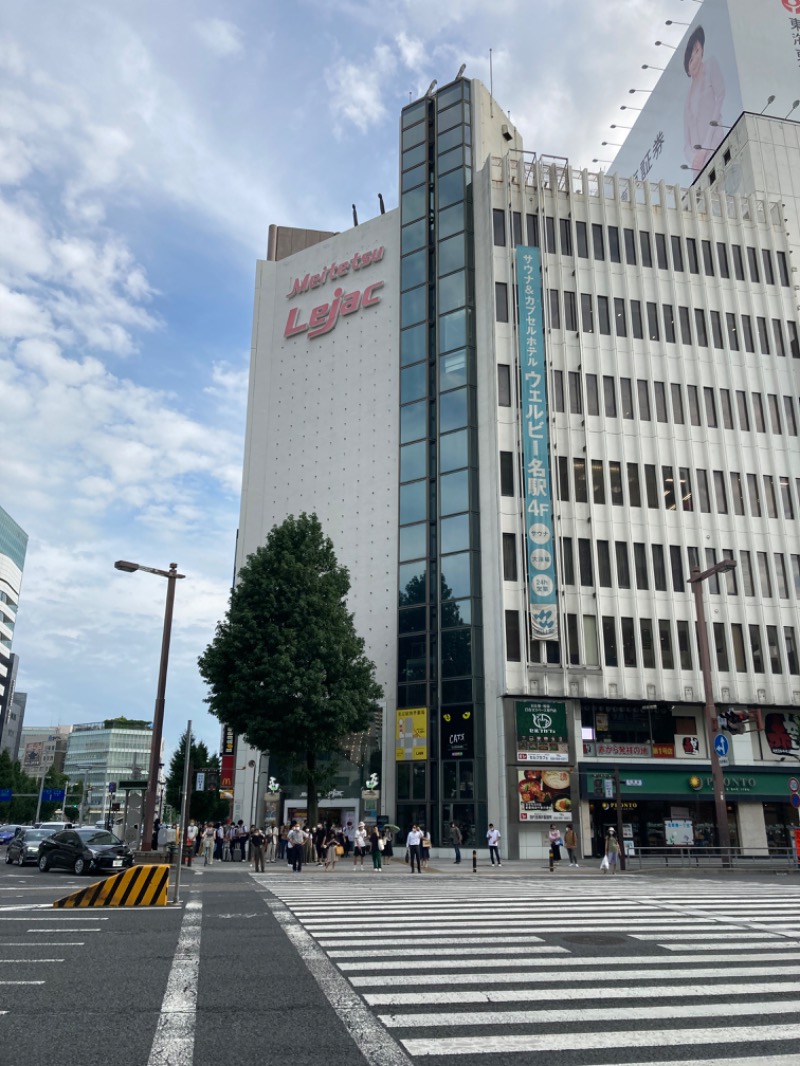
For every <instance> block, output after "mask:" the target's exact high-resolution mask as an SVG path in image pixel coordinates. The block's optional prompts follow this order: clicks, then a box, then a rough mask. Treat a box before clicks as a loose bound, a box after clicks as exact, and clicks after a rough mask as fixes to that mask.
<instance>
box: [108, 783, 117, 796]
mask: <svg viewBox="0 0 800 1066" xmlns="http://www.w3.org/2000/svg"><path fill="white" fill-rule="evenodd" d="M108 791H109V793H110V794H111V795H112V796H113V795H114V793H115V792H116V791H117V782H116V781H109V782H108Z"/></svg>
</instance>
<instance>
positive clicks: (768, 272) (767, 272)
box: [761, 248, 775, 285]
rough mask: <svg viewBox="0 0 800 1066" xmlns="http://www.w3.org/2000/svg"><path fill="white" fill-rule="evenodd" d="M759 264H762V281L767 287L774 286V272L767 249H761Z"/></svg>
mask: <svg viewBox="0 0 800 1066" xmlns="http://www.w3.org/2000/svg"><path fill="white" fill-rule="evenodd" d="M761 262H762V263H763V264H764V280H765V281H766V283H767V285H774V284H775V271H774V270H773V269H772V256H771V254H770V251H769V248H762V249H761Z"/></svg>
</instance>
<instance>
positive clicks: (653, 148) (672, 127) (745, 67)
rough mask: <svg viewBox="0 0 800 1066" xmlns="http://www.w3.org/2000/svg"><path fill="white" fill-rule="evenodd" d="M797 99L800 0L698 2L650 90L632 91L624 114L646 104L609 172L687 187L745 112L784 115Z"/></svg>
mask: <svg viewBox="0 0 800 1066" xmlns="http://www.w3.org/2000/svg"><path fill="white" fill-rule="evenodd" d="M664 52H665V54H666V48H665V49H664ZM798 96H800V0H704V3H703V4H702V6H700V7H699V8H698V10H697V15H696V16H695V18H694V19H693V21H692V23H691V24H690V26H689V27H688V29H687V30H686V33H685V34H684V36H683V39H682V41H681V43H680V44H679V45H678V46H677V48H676V49H675V51H674V53H673V54H672V57H671V59H670V61H669V63H668V64H667V67H666V69H665V71H664V73H663V74H662V75H661V77H660V79H659V81H658V84H657V85H656V87H655V89H654V90H653V92H652V93H651V94H650V95H649V97H648V96H645V95H644V94H642V93H639V92H636V93H634V94H633V95H631V97H630V103H629V104H627V105H626V113H627V108H628V107H630V108H635V107H638V106H639V103H640V102H641V101H646V103H645V104H644V106H643V108H642V112H641V114H640V115H639V117H638V118H637V120H636V122H635V123H634V126H633V129H632V130H631V132H630V133H629V134H628V137H627V138H626V140H625V144H624V146H623V147H622V148H621V149H620V151H619V152H618V153H617V157H616V159H615V160H614V165H613V167H612V168H611V169H612V170H613V171H614V172H616V173H619V174H620V175H622V176H625V177H628V176H630V175H633V176H634V177H636V178H638V179H639V180H642V181H643V180H648V181H661V180H664V181H668V182H674V183H676V184H682V185H687V184H689V183H690V182H691V181H693V180H694V179H695V178H696V177H697V175H698V174H699V173H700V171H701V170H702V169H703V167H704V166H705V165H706V163H707V162H708V161H709V159H711V157H712V156H713V155H714V153H715V151H716V150H717V148H718V147H719V145H720V144H721V143H722V141H723V139H724V138H725V135H726V134H727V132H728V130H729V129H730V128H731V126H733V125H734V123H735V122H736V120H737V119H738V118H739V116H740V115H741V114H742V112H743V111H752V112H756V113H759V112H762V111H763V112H764V113H766V114H769V115H772V116H775V117H780V118H782V117H783V116H784V115H786V114H787V112H789V111H790V110H791V108H792V104H793V103H794V101H795V100H796V99H797V97H798ZM770 98H772V100H771V102H770V103H768V101H769V100H770ZM630 113H631V114H633V112H632V111H631V112H630ZM799 114H800V112H799ZM795 117H797V116H795Z"/></svg>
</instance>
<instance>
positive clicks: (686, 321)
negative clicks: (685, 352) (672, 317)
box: [678, 306, 692, 344]
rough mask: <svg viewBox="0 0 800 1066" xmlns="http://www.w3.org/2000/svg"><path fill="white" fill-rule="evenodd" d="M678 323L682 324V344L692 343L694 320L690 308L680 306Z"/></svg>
mask: <svg viewBox="0 0 800 1066" xmlns="http://www.w3.org/2000/svg"><path fill="white" fill-rule="evenodd" d="M678 321H679V322H680V324H681V342H682V343H683V344H691V343H692V320H691V317H690V315H689V308H688V307H683V306H679V307H678Z"/></svg>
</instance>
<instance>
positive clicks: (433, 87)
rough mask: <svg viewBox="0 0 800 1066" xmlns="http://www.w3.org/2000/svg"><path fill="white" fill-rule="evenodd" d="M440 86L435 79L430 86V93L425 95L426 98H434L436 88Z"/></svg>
mask: <svg viewBox="0 0 800 1066" xmlns="http://www.w3.org/2000/svg"><path fill="white" fill-rule="evenodd" d="M438 84H439V83H438V81H437V80H436V78H434V79H433V81H432V82H431V83H430V85H429V86H428V91H427V92H426V93H425V95H426V96H433V90H434V89H435V88H436V86H437V85H438Z"/></svg>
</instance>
